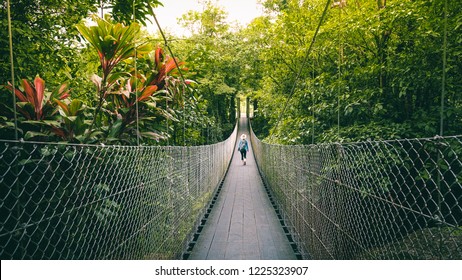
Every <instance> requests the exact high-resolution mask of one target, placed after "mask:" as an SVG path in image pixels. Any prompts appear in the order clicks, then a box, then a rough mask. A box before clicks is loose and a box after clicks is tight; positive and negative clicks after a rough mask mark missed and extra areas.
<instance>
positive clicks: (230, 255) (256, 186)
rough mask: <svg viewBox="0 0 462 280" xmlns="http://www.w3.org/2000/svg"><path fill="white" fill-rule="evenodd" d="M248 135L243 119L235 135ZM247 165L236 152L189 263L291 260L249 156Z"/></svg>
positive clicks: (254, 163) (290, 248) (288, 246)
mask: <svg viewBox="0 0 462 280" xmlns="http://www.w3.org/2000/svg"><path fill="white" fill-rule="evenodd" d="M242 133H245V134H247V135H249V128H248V123H247V119H245V118H241V120H240V126H239V133H238V135H239V136H240V135H242ZM248 140H249V148H250V151H249V153H248V154H247V165H245V166H244V165H243V163H242V162H241V157H240V153H239V152H238V151H237V143H236V149H235V152H234V156H233V159H232V162H231V166H230V169H229V171H228V174H227V176H226V178H225V181H224V183H223V187H222V191H221V193H220V196H219V198H218V199H217V202H216V203H215V205H214V207H213V208H212V211H211V213H210V216H209V217H208V220H207V222H206V223H205V226H204V228H203V230H202V231H201V233H200V235H199V237H198V239H197V242H196V244H195V246H194V248H193V250H192V252H191V254H190V256H189V259H190V260H223V259H227V260H244V259H249V260H281V259H282V260H294V259H296V256H295V253H294V251H293V249H292V247H291V246H290V244H289V240H288V239H287V237H286V235H285V233H284V230H283V228H282V226H281V224H280V222H279V220H278V218H277V215H276V213H275V211H274V208H273V207H272V206H271V202H270V200H269V198H268V195H267V194H266V192H265V189H264V186H263V182H262V181H261V178H260V175H259V173H258V168H257V166H256V162H255V158H254V156H253V149H252V147H251V144H250V139H249V137H248Z"/></svg>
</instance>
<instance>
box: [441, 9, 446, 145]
mask: <svg viewBox="0 0 462 280" xmlns="http://www.w3.org/2000/svg"><path fill="white" fill-rule="evenodd" d="M443 13H444V35H443V74H442V77H441V108H440V136H443V133H444V131H443V125H444V97H445V91H446V85H445V84H446V61H447V47H448V1H447V0H445V1H444V10H443Z"/></svg>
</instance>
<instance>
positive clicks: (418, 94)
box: [243, 0, 462, 144]
mask: <svg viewBox="0 0 462 280" xmlns="http://www.w3.org/2000/svg"><path fill="white" fill-rule="evenodd" d="M331 2H332V3H331V5H330V6H329V9H328V11H327V14H326V18H325V19H324V21H323V23H322V25H321V29H320V32H319V34H318V36H317V37H316V40H315V43H314V47H313V50H312V51H311V53H309V55H308V57H307V59H306V61H305V59H304V57H305V55H306V52H307V50H308V47H309V44H310V43H311V40H312V38H313V35H314V30H315V29H316V26H317V24H318V23H319V20H320V18H321V14H322V11H323V8H324V6H325V5H326V1H325V0H313V1H295V0H287V1H280V0H268V1H263V4H264V6H265V7H266V9H267V11H268V13H270V14H271V16H267V17H262V18H259V19H257V20H255V21H254V22H253V23H252V24H251V25H249V26H248V28H247V29H246V30H244V31H243V33H244V34H245V38H246V39H245V40H246V41H251V42H252V43H253V44H254V46H255V47H254V48H253V50H254V51H253V57H255V58H257V61H255V62H254V65H255V68H253V71H254V72H256V73H259V76H260V77H258V82H257V83H254V84H253V85H252V88H253V89H254V91H253V93H252V97H253V99H254V101H255V102H257V104H258V108H257V111H256V118H255V120H254V128H256V129H257V130H258V131H259V134H260V136H261V137H262V138H264V137H265V136H268V135H271V137H268V138H267V140H269V141H273V142H279V143H285V144H294V143H303V144H307V143H308V144H309V143H319V142H331V141H357V140H366V139H376V140H378V139H398V138H412V137H431V136H434V135H437V134H438V135H439V134H440V113H441V112H440V109H441V96H442V90H443V86H442V84H443V81H442V79H443V55H444V51H445V49H446V70H445V71H446V76H445V82H444V91H445V92H444V112H443V120H444V126H443V134H444V135H454V134H460V133H461V132H462V131H461V129H460V123H461V117H462V115H461V113H462V106H461V105H462V104H461V98H460V92H461V90H462V84H461V82H460V81H461V80H462V79H461V73H462V72H461V70H462V69H461V66H462V64H461V61H462V60H461V56H462V49H461V44H460V42H461V40H462V32H460V31H461V30H460V28H461V22H462V13H461V11H462V9H461V8H462V7H461V5H462V4H461V3H460V1H447V4H448V6H447V42H446V43H445V42H444V37H445V36H444V34H445V16H444V15H445V7H444V2H445V1H444V0H432V1H421V0H419V1H393V0H389V1H385V0H381V1H331ZM261 30H265V32H261ZM445 44H446V46H445ZM300 68H301V75H300V78H299V79H298V80H297V81H296V82H295V77H296V73H297V71H299V69H300ZM294 83H296V86H295V87H294V88H293V85H294ZM291 93H292V94H293V95H292V96H290V95H291ZM286 103H288V106H287V109H286V111H285V112H282V110H283V108H284V106H283V105H284V104H286ZM281 116H282V117H281ZM279 118H280V121H279Z"/></svg>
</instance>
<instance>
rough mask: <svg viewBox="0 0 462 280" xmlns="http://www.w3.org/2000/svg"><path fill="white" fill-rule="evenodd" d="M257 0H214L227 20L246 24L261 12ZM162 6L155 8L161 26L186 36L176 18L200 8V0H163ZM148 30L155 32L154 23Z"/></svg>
mask: <svg viewBox="0 0 462 280" xmlns="http://www.w3.org/2000/svg"><path fill="white" fill-rule="evenodd" d="M257 1H258V0H216V5H217V6H219V7H221V8H222V9H223V10H225V11H226V12H227V13H228V21H229V22H230V23H232V22H238V23H239V24H241V25H246V24H248V23H249V22H250V21H251V20H252V19H254V18H255V17H258V16H260V15H261V14H262V7H261V5H260V4H258V3H257ZM161 2H162V3H163V5H164V6H163V7H161V6H159V7H158V8H156V9H155V13H156V16H157V19H158V20H159V23H160V25H161V28H162V29H163V30H165V31H168V32H169V33H173V34H175V35H178V36H186V35H187V34H188V31H187V30H186V29H184V28H182V27H181V26H180V25H178V18H180V17H181V16H182V15H184V14H186V13H187V12H188V11H189V10H198V11H200V10H201V9H202V6H203V5H201V4H200V3H201V2H202V1H201V0H164V1H161ZM148 28H149V30H150V32H152V33H155V32H156V31H157V27H156V26H155V24H153V25H150V26H148Z"/></svg>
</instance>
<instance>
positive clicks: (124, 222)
mask: <svg viewBox="0 0 462 280" xmlns="http://www.w3.org/2000/svg"><path fill="white" fill-rule="evenodd" d="M235 139H236V130H235V131H234V133H233V134H232V136H231V137H230V138H228V140H226V141H224V142H221V143H217V144H214V145H208V146H197V147H144V146H139V147H125V146H88V145H65V144H50V143H48V144H47V143H27V142H15V141H3V140H0V192H1V193H0V244H1V247H0V256H1V259H175V258H179V257H180V256H181V253H182V252H183V251H184V249H185V248H186V245H187V243H188V241H189V238H190V237H191V234H192V233H193V231H194V229H195V227H196V226H197V221H198V219H199V218H200V217H201V216H202V214H203V211H205V207H206V205H207V203H208V202H209V200H210V198H211V195H212V192H213V191H214V189H215V187H216V186H217V185H218V184H219V182H220V180H221V178H222V176H223V175H224V174H225V171H226V169H227V167H228V164H229V162H230V159H231V155H232V152H233V147H234V143H235Z"/></svg>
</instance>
